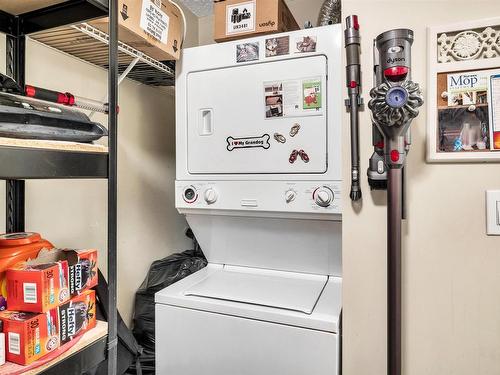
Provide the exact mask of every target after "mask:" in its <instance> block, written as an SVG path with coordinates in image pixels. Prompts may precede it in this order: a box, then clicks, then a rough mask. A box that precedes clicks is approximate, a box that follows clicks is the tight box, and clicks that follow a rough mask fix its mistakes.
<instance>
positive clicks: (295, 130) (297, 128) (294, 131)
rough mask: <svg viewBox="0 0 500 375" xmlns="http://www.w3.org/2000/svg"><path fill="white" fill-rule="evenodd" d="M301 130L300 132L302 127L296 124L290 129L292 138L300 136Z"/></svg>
mask: <svg viewBox="0 0 500 375" xmlns="http://www.w3.org/2000/svg"><path fill="white" fill-rule="evenodd" d="M299 130H300V125H299V124H294V125H293V126H292V128H291V129H290V137H295V136H296V135H297V134H298V132H299Z"/></svg>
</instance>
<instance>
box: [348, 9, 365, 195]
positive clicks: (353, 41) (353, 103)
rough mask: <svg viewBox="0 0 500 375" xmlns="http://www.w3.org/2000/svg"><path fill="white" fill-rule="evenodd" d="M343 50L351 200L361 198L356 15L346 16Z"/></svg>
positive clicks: (358, 51)
mask: <svg viewBox="0 0 500 375" xmlns="http://www.w3.org/2000/svg"><path fill="white" fill-rule="evenodd" d="M344 36H345V50H346V59H347V65H346V85H347V92H348V95H349V98H348V99H346V101H345V105H346V107H347V109H348V110H349V112H350V118H351V194H350V197H351V200H352V201H357V200H360V199H361V186H360V183H359V109H360V107H361V106H362V105H363V100H362V98H361V97H360V90H361V64H360V36H359V23H358V16H355V15H353V16H349V17H347V18H346V29H345V31H344Z"/></svg>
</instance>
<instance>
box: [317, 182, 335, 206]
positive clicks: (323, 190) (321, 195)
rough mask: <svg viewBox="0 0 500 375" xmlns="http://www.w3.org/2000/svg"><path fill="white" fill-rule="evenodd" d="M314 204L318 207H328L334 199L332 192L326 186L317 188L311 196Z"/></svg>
mask: <svg viewBox="0 0 500 375" xmlns="http://www.w3.org/2000/svg"><path fill="white" fill-rule="evenodd" d="M313 198H314V202H316V204H317V205H318V206H320V207H328V206H329V205H330V204H331V203H332V201H333V198H334V194H333V191H332V190H331V189H330V188H329V187H326V186H322V187H320V188H317V189H316V190H315V191H314V194H313Z"/></svg>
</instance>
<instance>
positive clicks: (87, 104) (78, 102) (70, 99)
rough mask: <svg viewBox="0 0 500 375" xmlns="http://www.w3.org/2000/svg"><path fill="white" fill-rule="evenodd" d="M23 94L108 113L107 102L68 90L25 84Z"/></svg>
mask: <svg viewBox="0 0 500 375" xmlns="http://www.w3.org/2000/svg"><path fill="white" fill-rule="evenodd" d="M24 94H25V95H26V96H27V97H30V98H34V99H39V100H45V101H47V102H51V103H57V104H62V105H66V106H69V107H77V108H80V109H84V110H87V111H93V112H100V113H105V114H108V112H109V106H108V103H103V102H99V101H97V100H93V99H87V98H82V97H80V96H74V95H73V94H71V93H69V92H58V91H52V90H48V89H44V88H40V87H35V86H29V85H26V86H25V89H24Z"/></svg>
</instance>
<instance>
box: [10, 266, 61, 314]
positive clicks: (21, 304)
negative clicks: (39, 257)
mask: <svg viewBox="0 0 500 375" xmlns="http://www.w3.org/2000/svg"><path fill="white" fill-rule="evenodd" d="M67 275H68V262H66V261H59V262H55V263H41V264H39V263H34V262H33V263H23V264H20V265H19V266H16V268H12V269H9V270H7V274H6V278H7V307H8V309H9V310H16V311H25V312H35V313H44V312H47V311H49V310H50V309H52V308H54V307H57V306H59V305H60V304H61V303H64V302H66V301H68V300H69V299H70V294H69V288H68V281H67V280H68V277H67Z"/></svg>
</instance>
